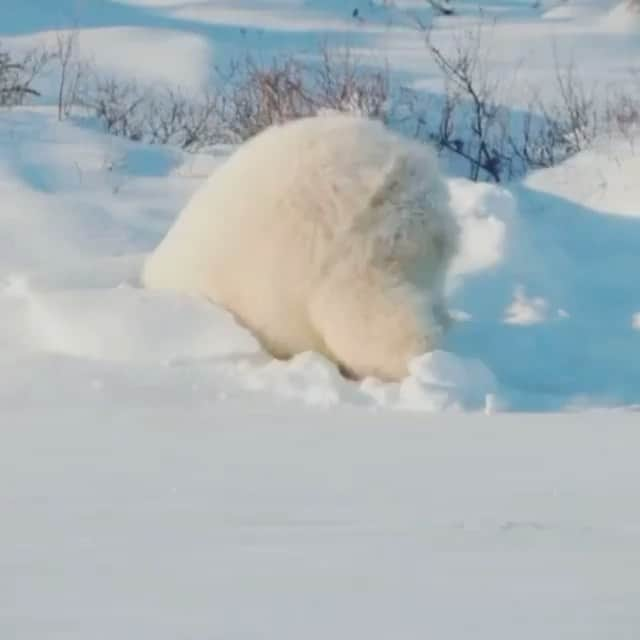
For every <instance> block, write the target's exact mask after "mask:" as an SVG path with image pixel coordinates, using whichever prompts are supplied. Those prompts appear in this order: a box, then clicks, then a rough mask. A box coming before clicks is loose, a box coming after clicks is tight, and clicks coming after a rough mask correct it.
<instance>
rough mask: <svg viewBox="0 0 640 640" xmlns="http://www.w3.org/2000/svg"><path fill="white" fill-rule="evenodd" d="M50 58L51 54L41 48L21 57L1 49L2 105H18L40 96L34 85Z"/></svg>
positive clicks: (0, 101)
mask: <svg viewBox="0 0 640 640" xmlns="http://www.w3.org/2000/svg"><path fill="white" fill-rule="evenodd" d="M49 60H50V54H49V53H48V52H47V51H44V50H40V49H34V50H32V51H30V52H28V53H26V54H25V55H24V56H22V57H21V58H19V59H16V58H15V57H14V56H12V55H11V54H10V53H9V52H8V51H4V50H2V49H0V107H14V106H18V105H21V104H24V103H25V102H26V101H27V100H28V99H29V98H34V97H38V96H40V93H39V92H38V91H37V90H36V89H35V88H34V87H33V85H34V82H35V80H36V79H37V77H38V76H39V75H40V73H41V72H42V71H43V70H44V68H45V67H46V65H47V64H48V62H49Z"/></svg>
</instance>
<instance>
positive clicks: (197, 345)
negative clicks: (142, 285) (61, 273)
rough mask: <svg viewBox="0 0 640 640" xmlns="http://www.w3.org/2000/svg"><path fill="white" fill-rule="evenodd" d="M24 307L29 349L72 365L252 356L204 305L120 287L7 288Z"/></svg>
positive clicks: (243, 340)
mask: <svg viewBox="0 0 640 640" xmlns="http://www.w3.org/2000/svg"><path fill="white" fill-rule="evenodd" d="M8 291H9V293H11V294H13V295H14V296H16V297H17V298H19V299H22V300H23V301H24V302H26V306H27V326H28V328H29V334H30V344H31V347H32V348H33V349H36V350H38V349H39V350H43V351H46V352H52V353H58V354H64V355H67V356H73V357H76V358H90V359H95V360H107V361H111V360H113V361H120V362H138V363H140V362H157V363H171V362H173V361H179V360H182V359H192V358H199V359H207V358H215V357H218V358H219V357H227V356H229V355H231V354H234V355H241V354H251V353H257V352H259V351H260V347H259V346H258V343H257V341H256V340H255V338H254V337H253V336H252V335H251V334H250V333H249V332H248V331H247V330H245V329H242V328H241V327H239V326H238V325H237V324H236V323H235V321H234V320H233V318H232V317H231V315H230V314H229V313H227V312H226V311H224V310H223V309H220V308H219V307H216V306H215V305H211V304H208V303H207V302H206V301H204V300H199V299H195V298H187V297H181V296H174V295H171V296H169V295H165V294H163V293H159V292H150V291H144V290H139V289H135V288H133V287H130V286H127V285H121V286H119V287H116V288H112V289H84V290H83V289H75V290H62V291H35V290H33V289H32V288H31V287H30V286H29V284H28V283H26V282H22V283H20V282H15V281H14V282H12V283H11V284H10V287H9V290H8Z"/></svg>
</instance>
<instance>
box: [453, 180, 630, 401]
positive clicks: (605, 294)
mask: <svg viewBox="0 0 640 640" xmlns="http://www.w3.org/2000/svg"><path fill="white" fill-rule="evenodd" d="M510 191H511V192H512V194H513V195H514V197H515V199H516V202H517V205H518V206H517V213H516V215H515V217H514V219H513V220H510V221H509V232H508V240H507V246H506V251H505V255H504V258H503V260H502V261H501V262H500V263H499V264H498V265H497V266H495V267H493V268H490V269H487V270H485V271H481V272H478V273H475V274H473V275H471V276H467V277H465V278H464V279H463V281H462V283H461V285H460V286H459V288H458V289H457V290H456V291H455V292H454V294H453V297H452V305H453V307H454V308H457V309H462V310H464V311H465V312H467V313H469V314H470V315H471V318H470V319H469V320H468V321H460V322H458V323H456V325H455V326H454V327H453V329H452V330H451V332H450V333H449V335H448V337H447V339H446V342H445V345H444V347H445V348H446V349H448V350H451V351H453V352H455V353H459V354H460V355H463V356H465V357H474V358H478V359H480V360H482V361H483V362H484V363H485V364H486V365H487V366H489V367H490V368H491V369H492V371H493V372H494V373H495V374H496V376H497V377H498V379H499V380H500V381H501V382H502V383H503V384H504V385H505V386H506V387H508V388H507V390H506V391H507V395H509V396H510V397H511V401H512V403H513V404H514V405H517V407H518V408H520V409H528V408H530V409H534V408H535V409H540V408H546V409H549V410H553V409H560V408H563V407H566V406H567V405H570V404H577V403H579V402H580V397H581V396H587V395H588V396H589V397H590V398H591V400H592V401H596V402H600V403H607V404H608V403H611V404H618V403H624V404H634V403H638V402H640V387H639V386H638V384H637V381H638V380H640V332H639V331H637V330H634V329H633V327H632V316H633V314H634V313H636V312H638V311H640V290H639V289H638V277H637V273H638V267H639V266H640V216H639V217H636V218H634V217H625V216H620V215H617V214H612V213H608V212H606V211H599V210H596V209H591V208H589V207H586V206H583V205H580V204H577V203H575V202H572V201H570V200H567V199H565V198H562V197H559V196H556V195H552V194H549V193H544V192H540V191H536V190H533V189H531V188H529V187H527V186H524V185H515V186H513V187H511V189H510ZM516 287H523V288H524V291H526V293H527V294H528V295H530V296H531V297H541V298H544V300H545V301H546V303H547V312H546V318H545V319H544V320H543V321H542V322H540V323H538V324H530V325H518V324H508V323H505V321H504V319H505V313H506V310H507V307H508V306H509V305H510V304H511V302H512V301H513V295H514V290H515V289H516ZM541 403H543V404H544V405H545V406H543V407H541V406H540V405H541Z"/></svg>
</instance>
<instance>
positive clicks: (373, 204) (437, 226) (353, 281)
mask: <svg viewBox="0 0 640 640" xmlns="http://www.w3.org/2000/svg"><path fill="white" fill-rule="evenodd" d="M456 240H457V226H456V224H455V222H454V219H453V217H452V215H451V213H450V210H449V205H448V192H447V188H446V185H445V183H444V181H443V179H442V178H441V176H440V173H439V171H438V167H437V162H436V159H435V157H434V154H433V152H432V151H431V150H430V149H429V148H428V147H426V146H425V145H423V144H419V143H414V142H411V141H409V140H405V139H403V138H401V137H399V136H397V135H395V134H393V133H391V132H390V131H388V130H387V129H385V127H384V126H383V125H382V124H380V123H377V122H374V121H371V120H366V119H363V118H358V117H354V116H345V115H325V116H321V117H316V118H305V119H301V120H297V121H295V122H291V123H288V124H285V125H281V126H275V127H271V128H269V129H267V130H266V131H264V132H262V133H261V134H259V135H257V136H256V137H255V138H253V139H252V140H250V141H249V142H247V143H246V144H244V145H243V146H241V147H240V148H239V149H238V150H237V151H236V152H235V153H234V154H233V155H232V156H231V157H230V158H229V159H228V160H227V161H226V162H225V163H224V164H223V165H222V166H221V167H219V168H218V169H217V170H216V171H215V172H214V173H213V175H212V176H211V177H210V179H209V180H208V182H207V183H206V184H205V185H204V186H203V187H202V188H201V189H200V191H198V192H197V193H196V194H195V196H194V197H193V199H192V200H191V201H190V202H189V204H188V205H187V206H186V208H185V209H184V210H183V211H182V213H181V215H180V216H179V218H178V220H177V222H176V223H175V225H174V226H173V228H172V229H171V230H170V231H169V233H168V235H167V236H166V238H165V239H164V240H163V241H162V242H161V244H160V245H159V246H158V248H157V249H156V251H155V252H154V253H153V254H152V255H151V256H150V258H149V259H148V260H147V262H146V264H145V267H144V272H143V282H144V284H145V285H146V286H148V287H151V288H163V289H173V290H177V291H182V292H187V293H192V294H197V295H202V296H205V297H207V298H209V299H210V300H212V301H215V302H217V303H219V304H221V305H223V306H224V307H226V308H227V309H228V310H230V311H231V312H232V313H233V314H234V315H235V316H236V317H237V318H238V319H239V321H240V322H242V323H243V324H244V325H246V326H247V327H248V328H250V329H251V330H252V331H253V332H254V333H255V335H256V336H257V337H258V338H259V339H260V341H261V342H262V344H263V346H264V347H265V348H266V349H267V350H268V351H270V352H271V353H272V354H273V355H274V356H276V357H278V358H287V357H290V356H292V355H293V354H296V353H299V352H302V351H308V350H314V351H317V352H320V353H323V354H325V355H326V356H328V357H329V358H330V359H332V360H333V361H334V362H336V363H337V364H338V365H339V366H340V367H341V368H342V370H343V371H345V372H347V373H348V374H350V375H352V376H354V377H358V378H361V377H365V376H376V377H379V378H381V379H384V380H397V379H400V378H402V377H404V376H405V375H406V374H407V364H408V361H409V359H410V358H411V357H413V356H416V355H419V354H421V353H424V352H425V351H429V350H431V349H432V348H434V346H435V345H436V344H437V341H438V338H439V337H440V336H441V334H442V331H443V329H444V325H445V324H446V318H447V317H448V316H447V313H446V310H445V306H444V300H443V293H442V286H443V277H444V274H445V270H446V268H447V265H448V263H449V260H450V258H451V256H452V254H453V252H454V250H455V247H456Z"/></svg>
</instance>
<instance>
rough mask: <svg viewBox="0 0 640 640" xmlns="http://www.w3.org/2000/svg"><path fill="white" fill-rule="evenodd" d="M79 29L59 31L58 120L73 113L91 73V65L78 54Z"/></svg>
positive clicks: (56, 57) (56, 50)
mask: <svg viewBox="0 0 640 640" xmlns="http://www.w3.org/2000/svg"><path fill="white" fill-rule="evenodd" d="M77 44H78V31H77V30H75V29H74V30H72V31H69V32H67V33H63V32H59V33H58V34H57V35H56V45H55V49H54V52H53V56H52V57H53V59H54V61H55V62H56V63H57V65H58V68H59V80H58V96H57V102H58V120H64V119H65V118H68V117H69V116H70V115H71V111H72V109H73V107H74V106H75V105H76V104H77V103H78V102H79V95H80V93H81V91H82V90H83V83H85V82H86V81H87V78H88V76H89V75H90V73H91V65H90V64H89V62H88V61H87V60H83V59H81V58H79V57H78V55H77Z"/></svg>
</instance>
